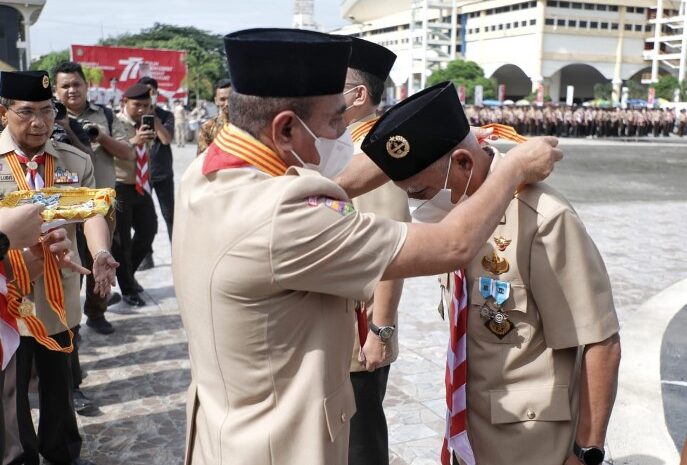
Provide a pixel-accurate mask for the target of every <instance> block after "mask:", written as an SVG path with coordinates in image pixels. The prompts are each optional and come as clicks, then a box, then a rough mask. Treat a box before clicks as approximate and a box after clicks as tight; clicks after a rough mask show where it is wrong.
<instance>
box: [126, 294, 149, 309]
mask: <svg viewBox="0 0 687 465" xmlns="http://www.w3.org/2000/svg"><path fill="white" fill-rule="evenodd" d="M122 298H123V299H124V302H125V303H126V304H127V305H130V306H132V307H145V306H146V302H145V300H143V299H141V297H140V296H139V295H138V294H124V295H123V296H122Z"/></svg>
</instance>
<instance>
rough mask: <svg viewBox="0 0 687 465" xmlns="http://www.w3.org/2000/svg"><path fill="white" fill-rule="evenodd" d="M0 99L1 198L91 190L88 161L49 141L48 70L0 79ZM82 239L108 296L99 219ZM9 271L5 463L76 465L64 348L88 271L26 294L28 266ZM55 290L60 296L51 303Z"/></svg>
mask: <svg viewBox="0 0 687 465" xmlns="http://www.w3.org/2000/svg"><path fill="white" fill-rule="evenodd" d="M0 97H1V99H0V118H2V121H3V125H4V126H6V129H5V130H4V131H3V132H2V134H0V195H4V194H7V193H9V192H12V191H16V190H18V189H22V190H28V189H31V190H34V189H38V188H41V187H43V186H45V187H53V186H54V187H81V186H84V187H95V178H94V176H93V165H92V163H91V160H90V157H89V156H88V155H87V154H85V153H82V152H80V151H79V150H77V149H75V148H73V147H72V146H70V145H67V144H62V143H59V142H52V141H50V140H49V137H50V134H51V133H52V127H53V123H54V120H55V109H54V107H53V105H52V101H51V100H52V92H51V89H50V80H49V78H48V74H47V73H46V72H44V71H36V72H23V73H9V72H3V73H0ZM66 230H67V233H68V238H69V240H70V241H71V246H72V253H73V254H74V255H75V256H78V254H77V250H76V239H75V225H73V224H72V225H68V226H67V227H66ZM84 234H85V236H86V239H87V241H88V246H89V248H90V252H91V254H92V256H93V257H94V261H93V262H94V264H93V274H94V278H95V292H98V293H99V294H101V296H103V297H106V296H107V294H108V293H109V290H110V287H111V286H112V285H114V276H115V268H116V267H117V265H118V264H117V262H116V261H114V259H113V258H112V256H111V255H110V252H109V246H110V233H109V229H108V226H107V221H106V220H105V218H104V217H103V216H101V215H96V216H94V217H92V218H90V219H88V220H86V221H85V223H84ZM11 258H12V257H11ZM46 259H47V257H46ZM11 266H12V270H13V273H14V277H15V278H16V280H15V283H16V284H13V285H16V286H17V290H18V292H19V294H21V298H22V301H21V304H20V305H19V312H20V314H21V315H22V317H23V318H22V319H21V320H20V321H19V328H20V330H21V331H22V335H23V337H22V338H21V341H20V344H19V348H18V350H17V352H16V354H15V355H14V357H13V359H12V361H11V362H10V365H9V366H8V370H7V375H6V376H7V378H6V382H5V389H4V393H3V406H4V411H5V424H6V427H7V431H6V433H5V446H6V449H5V454H4V458H3V463H27V464H28V463H31V464H33V463H35V464H37V463H38V461H39V453H40V455H42V456H43V457H44V458H45V459H46V461H47V462H46V463H73V462H76V461H78V460H79V453H80V449H81V436H80V435H79V431H78V427H77V424H76V418H75V416H74V410H73V405H72V397H71V396H72V379H71V370H70V366H69V352H71V349H69V347H71V345H72V332H71V328H74V327H75V326H76V325H78V324H79V322H80V321H81V305H80V301H79V288H80V282H79V281H80V280H79V272H80V271H81V272H85V271H86V270H83V269H82V268H81V267H79V266H76V267H72V269H63V270H62V272H61V273H57V276H55V275H48V276H46V277H41V278H39V279H38V280H36V281H35V282H34V283H33V284H32V285H28V286H27V287H28V288H27V289H25V288H22V287H21V285H20V282H19V281H20V280H19V276H21V273H22V270H23V269H26V270H27V271H28V264H27V263H25V262H24V260H21V259H19V258H17V257H14V258H13V259H12V260H11ZM56 287H58V288H61V292H62V295H63V299H62V301H61V302H58V303H57V304H56V303H55V300H59V298H58V299H55V295H56V292H58V291H56V290H55V289H56ZM60 305H61V307H62V308H58V307H59V306H60ZM58 315H60V316H58ZM34 316H35V317H36V319H37V320H38V322H35V321H34V320H33V317H34ZM37 328H38V329H40V331H37ZM39 341H41V342H39ZM34 362H35V366H36V371H37V373H38V383H39V405H40V421H39V425H38V431H39V434H38V437H36V432H35V431H34V427H33V421H32V418H31V409H30V406H29V398H28V388H29V381H30V379H31V371H32V366H33V364H34Z"/></svg>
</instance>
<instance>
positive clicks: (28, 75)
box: [0, 71, 52, 102]
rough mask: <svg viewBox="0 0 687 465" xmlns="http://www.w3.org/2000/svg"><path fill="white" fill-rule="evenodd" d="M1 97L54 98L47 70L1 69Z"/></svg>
mask: <svg viewBox="0 0 687 465" xmlns="http://www.w3.org/2000/svg"><path fill="white" fill-rule="evenodd" d="M0 97H4V98H6V99H9V100H23V101H26V102H42V101H44V100H51V99H52V90H51V89H50V77H48V72H47V71H0Z"/></svg>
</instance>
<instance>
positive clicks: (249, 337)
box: [172, 125, 406, 465]
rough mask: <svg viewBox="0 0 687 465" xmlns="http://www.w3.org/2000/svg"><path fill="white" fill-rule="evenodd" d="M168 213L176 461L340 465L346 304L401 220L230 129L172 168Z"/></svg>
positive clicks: (375, 269)
mask: <svg viewBox="0 0 687 465" xmlns="http://www.w3.org/2000/svg"><path fill="white" fill-rule="evenodd" d="M244 160H251V164H253V165H254V166H260V167H261V168H260V169H257V168H255V167H254V166H251V165H250V164H248V163H246V162H245V161H244ZM268 173H269V174H268ZM282 174H285V175H282ZM175 218H178V221H177V224H178V229H175V231H174V237H173V244H172V265H173V274H174V286H175V289H176V293H177V299H178V301H179V308H180V310H181V315H182V319H183V323H184V327H185V329H186V332H187V334H188V341H189V352H190V359H191V371H192V383H191V386H190V388H189V399H188V417H187V425H188V435H187V458H186V464H193V465H216V464H219V463H226V464H229V463H230V464H232V465H293V464H304V465H305V464H307V465H345V464H346V463H347V455H348V434H349V424H348V422H349V419H350V417H351V416H352V415H353V414H354V413H355V400H354V397H353V389H352V386H351V383H350V376H349V370H348V369H349V365H350V359H349V357H350V353H351V350H352V346H353V336H354V318H355V312H354V305H353V304H354V301H355V300H367V299H369V298H370V297H371V296H372V293H373V291H374V289H375V286H376V285H377V283H378V281H379V280H380V278H381V276H382V274H383V273H384V270H385V269H386V268H387V266H388V265H389V263H391V261H392V260H393V259H394V257H395V256H396V254H397V253H398V250H400V248H401V246H402V244H403V242H404V240H405V233H406V226H405V225H404V224H402V223H396V222H393V221H391V220H388V219H383V218H378V217H374V216H371V215H364V214H359V213H357V212H356V211H355V210H354V209H353V207H352V206H351V204H350V203H349V202H347V198H346V194H345V192H344V191H343V190H342V189H341V188H340V187H339V186H338V185H337V184H336V183H334V182H333V181H331V180H329V179H326V178H324V177H322V176H320V175H319V174H318V173H315V172H313V171H310V170H305V169H294V168H291V169H289V170H288V171H286V165H285V164H284V163H283V161H282V160H281V159H280V158H278V157H277V155H276V154H274V152H273V151H272V150H271V149H270V148H268V147H267V146H265V145H263V144H262V143H260V142H259V141H257V140H256V139H254V138H253V137H251V136H250V135H249V134H247V133H245V132H243V131H242V130H240V129H238V128H236V127H234V126H232V125H228V126H226V127H225V128H224V129H223V130H222V132H220V134H219V135H218V136H217V138H216V139H215V142H214V143H213V144H211V145H210V147H209V149H208V150H207V152H206V153H205V154H204V155H202V156H200V157H198V158H197V159H196V160H194V161H193V163H191V165H190V167H189V168H188V170H187V171H186V173H185V174H184V176H183V179H182V182H181V189H180V193H179V201H178V202H177V205H176V211H175ZM175 228H176V227H175Z"/></svg>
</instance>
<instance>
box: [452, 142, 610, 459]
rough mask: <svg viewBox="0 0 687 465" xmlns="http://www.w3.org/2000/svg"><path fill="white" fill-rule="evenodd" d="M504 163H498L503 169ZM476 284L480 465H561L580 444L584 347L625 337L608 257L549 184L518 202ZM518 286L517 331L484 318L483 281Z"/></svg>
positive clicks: (473, 369)
mask: <svg viewBox="0 0 687 465" xmlns="http://www.w3.org/2000/svg"><path fill="white" fill-rule="evenodd" d="M500 157H501V155H499V154H497V155H495V160H494V163H493V164H492V167H493V166H495V163H497V162H498V158H500ZM465 271H466V275H467V279H468V281H467V282H468V287H467V288H468V292H469V295H468V303H469V306H468V307H469V310H468V330H467V337H468V339H467V360H468V367H469V368H468V381H467V412H468V421H467V425H468V434H469V437H470V442H471V444H472V448H473V451H474V453H475V458H476V460H477V463H478V464H479V465H506V464H528V465H552V464H562V463H563V462H564V461H565V459H566V457H567V456H568V454H569V453H570V451H571V450H572V443H573V441H574V434H575V427H576V424H577V411H578V397H579V396H578V394H579V386H578V378H579V371H580V364H579V362H580V360H579V359H580V356H581V354H582V350H581V347H582V346H584V345H585V344H592V343H595V342H601V341H603V340H605V339H607V338H609V337H611V336H612V335H614V334H615V333H617V332H618V319H617V316H616V313H615V308H614V305H613V296H612V294H611V287H610V282H609V279H608V274H607V273H606V268H605V266H604V263H603V261H602V259H601V256H600V254H599V252H598V250H597V248H596V246H595V245H594V243H593V242H592V240H591V238H590V237H589V235H588V234H587V232H586V230H585V228H584V225H583V224H582V222H581V221H580V219H579V218H578V216H577V214H576V213H575V211H574V209H573V208H572V206H571V205H570V204H569V203H568V202H567V201H566V200H565V199H564V198H563V197H562V196H561V195H560V194H559V193H558V192H556V191H555V190H553V189H552V188H551V187H549V186H547V185H546V184H543V183H538V184H533V185H529V186H527V187H526V188H524V189H523V190H521V191H520V192H519V193H518V194H516V197H515V198H514V199H513V200H512V201H511V202H510V204H509V206H508V209H507V210H506V213H505V216H504V217H503V219H502V221H501V224H499V226H497V228H496V229H495V230H494V233H493V235H492V238H491V239H490V240H489V241H488V242H487V243H486V244H485V245H484V246H483V247H482V249H481V250H480V252H479V254H478V255H477V256H476V257H475V259H474V260H473V261H472V262H471V263H470V265H469V266H468V268H467V269H466V270H465ZM481 277H485V278H488V279H495V280H500V281H505V282H508V283H510V287H511V289H510V296H509V297H508V299H507V300H506V301H505V303H504V304H503V310H504V311H505V314H506V315H507V316H508V319H509V321H510V322H511V323H512V325H513V329H512V330H511V331H510V332H508V334H506V335H505V336H504V337H502V338H500V337H499V336H497V335H496V334H494V333H493V332H492V331H491V330H490V329H488V327H487V326H486V324H487V323H488V321H486V320H485V318H483V317H482V316H481V315H480V309H481V307H482V306H483V304H484V303H485V300H490V301H492V302H493V299H492V298H490V299H485V298H484V297H483V295H482V293H481V287H480V278H481Z"/></svg>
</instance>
